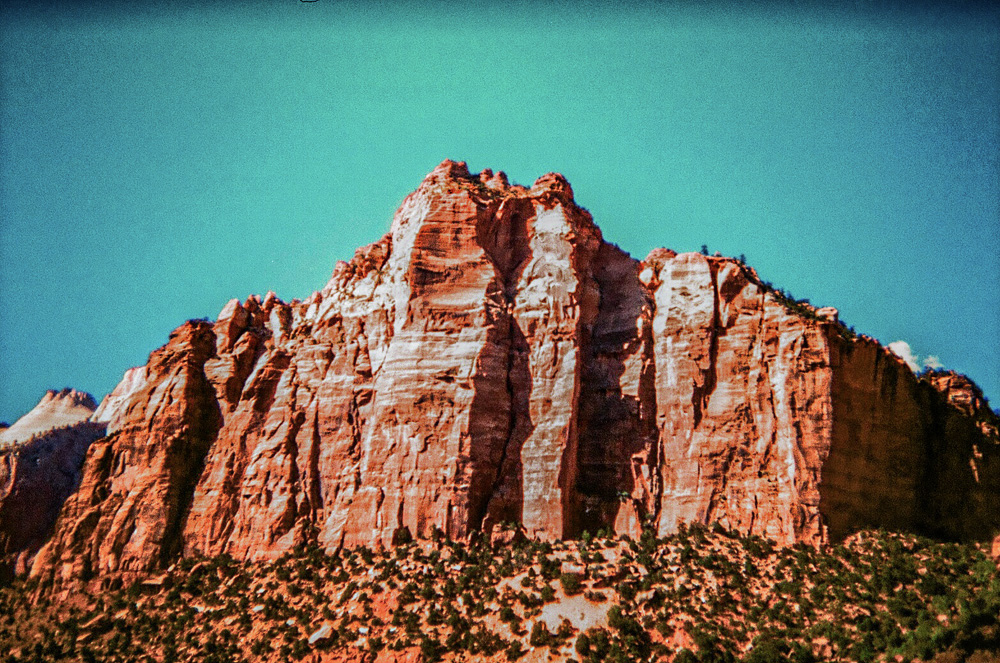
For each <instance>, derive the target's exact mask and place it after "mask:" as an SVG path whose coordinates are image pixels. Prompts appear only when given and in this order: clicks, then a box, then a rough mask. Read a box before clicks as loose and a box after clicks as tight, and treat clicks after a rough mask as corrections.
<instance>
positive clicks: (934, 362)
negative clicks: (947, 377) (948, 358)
mask: <svg viewBox="0 0 1000 663" xmlns="http://www.w3.org/2000/svg"><path fill="white" fill-rule="evenodd" d="M924 368H930V369H932V370H935V371H936V370H937V369H939V368H944V364H942V363H941V360H940V359H938V358H937V357H935V356H934V355H929V356H927V357H924Z"/></svg>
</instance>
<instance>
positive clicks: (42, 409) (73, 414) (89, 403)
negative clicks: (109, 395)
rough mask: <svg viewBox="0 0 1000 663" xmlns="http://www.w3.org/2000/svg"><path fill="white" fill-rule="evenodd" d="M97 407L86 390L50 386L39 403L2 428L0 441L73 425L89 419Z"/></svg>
mask: <svg viewBox="0 0 1000 663" xmlns="http://www.w3.org/2000/svg"><path fill="white" fill-rule="evenodd" d="M96 409H97V401H95V400H94V397H93V396H91V395H90V394H88V393H87V392H85V391H77V390H76V389H69V388H66V389H60V390H55V389H49V390H48V391H46V392H45V395H44V396H42V399H41V400H40V401H38V405H36V406H35V407H33V408H32V409H31V411H30V412H28V413H27V414H25V415H24V416H23V417H21V418H20V419H18V420H17V421H16V422H14V425H12V426H11V427H10V428H7V429H5V430H4V431H3V432H0V445H4V444H15V443H17V442H24V441H25V440H29V439H31V438H32V437H34V436H35V435H38V434H40V433H44V432H46V431H49V430H52V429H53V428H62V427H64V426H73V425H75V424H78V423H80V422H81V421H85V420H87V419H89V418H90V416H91V415H93V413H94V410H96Z"/></svg>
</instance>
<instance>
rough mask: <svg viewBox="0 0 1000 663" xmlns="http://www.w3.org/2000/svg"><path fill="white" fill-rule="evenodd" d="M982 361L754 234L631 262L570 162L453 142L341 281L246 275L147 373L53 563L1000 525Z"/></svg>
mask: <svg viewBox="0 0 1000 663" xmlns="http://www.w3.org/2000/svg"><path fill="white" fill-rule="evenodd" d="M963 379H964V378H963ZM126 382H127V384H125V383H126ZM961 384H962V383H961V380H959V379H958V377H955V378H954V379H952V378H949V379H947V380H946V379H944V378H943V377H934V376H932V377H931V378H925V379H918V378H916V377H915V376H913V374H912V373H911V372H910V371H909V369H908V368H906V366H905V365H904V364H902V362H901V361H899V360H897V359H895V358H894V356H893V355H892V354H891V353H889V352H888V351H887V350H886V349H885V348H882V347H881V346H880V345H878V344H877V343H876V342H874V341H872V340H870V339H867V338H865V337H861V338H859V339H852V338H850V335H849V334H847V333H846V331H844V330H843V329H842V328H841V327H840V326H839V323H838V322H837V316H836V312H835V310H833V309H819V310H816V309H812V308H811V307H804V306H803V307H800V308H798V309H796V310H791V309H790V308H788V307H786V305H785V304H784V303H783V302H782V300H781V299H780V298H779V297H777V296H776V295H774V294H773V293H772V292H770V291H769V290H768V289H767V287H765V286H764V285H763V284H762V282H761V281H760V280H759V279H758V277H757V275H756V273H755V272H754V271H753V270H752V269H751V268H749V267H746V266H744V265H741V264H739V263H738V262H737V261H735V260H731V259H726V258H722V257H707V256H702V255H699V254H693V253H685V254H679V255H678V254H676V253H675V252H673V251H670V250H666V249H658V250H656V251H653V252H652V253H651V254H650V255H649V256H648V257H647V258H646V259H645V260H644V261H642V262H640V261H636V260H634V259H633V258H631V257H629V256H628V255H627V254H625V253H624V252H623V251H621V250H620V249H618V248H617V247H615V246H614V245H611V244H608V243H606V242H604V240H603V238H602V236H601V233H600V231H599V230H598V228H597V227H596V226H595V225H594V223H593V220H592V219H591V216H590V214H589V213H588V212H587V211H586V210H584V209H582V208H580V207H578V206H577V205H576V203H575V202H574V199H573V191H572V188H571V187H570V185H569V183H568V182H567V181H566V180H565V178H563V177H562V176H561V175H557V174H548V175H545V176H543V177H541V178H539V179H538V180H537V181H536V182H535V184H534V185H533V186H532V187H531V188H530V189H527V188H525V187H520V186H517V185H510V184H509V183H508V181H507V179H506V176H504V175H503V174H502V173H497V174H496V175H494V174H493V173H492V172H487V171H484V172H483V173H481V174H479V175H472V174H470V173H469V171H468V169H467V167H466V166H465V164H464V163H460V162H451V161H446V162H444V163H442V164H441V165H440V166H438V167H437V168H435V169H434V171H432V172H431V173H430V174H429V175H428V176H427V178H426V179H425V180H424V181H423V183H422V184H421V185H420V187H419V188H418V189H417V190H416V191H415V192H414V193H412V194H411V195H409V196H408V197H407V198H406V199H405V200H404V201H403V204H402V206H401V207H400V209H399V211H398V212H397V213H396V216H395V218H394V220H393V223H392V227H391V230H390V232H389V234H387V235H386V236H385V237H384V238H382V239H381V240H380V241H378V242H376V243H374V244H371V245H369V246H367V247H363V248H361V249H358V251H357V252H356V253H355V255H354V257H353V259H352V260H351V261H350V262H340V263H338V264H337V265H336V267H335V269H334V271H333V275H332V277H331V279H330V281H329V282H328V283H327V284H326V286H325V287H324V288H323V289H322V290H320V291H318V292H316V293H313V294H312V295H311V296H310V297H308V298H306V299H305V300H304V301H302V302H298V301H293V302H292V303H290V304H288V303H285V302H282V301H281V300H279V299H278V298H277V297H276V296H275V295H274V293H268V295H267V296H266V297H265V298H264V299H263V300H261V299H260V298H258V297H250V298H248V299H247V300H246V301H245V302H244V303H242V304H241V303H240V302H238V301H236V300H233V301H231V302H229V303H228V304H227V305H226V306H225V308H224V309H223V311H222V312H221V313H220V315H219V320H218V321H217V322H216V323H214V324H211V323H200V322H190V323H187V324H185V325H183V326H182V327H180V328H179V329H178V330H177V331H176V332H174V334H173V335H172V336H171V338H170V341H169V342H168V344H167V345H166V346H165V347H164V348H161V349H160V350H157V351H156V352H154V353H153V355H151V357H150V362H149V364H148V365H147V366H146V367H144V368H143V369H141V373H130V374H128V375H127V376H126V380H124V381H123V385H122V386H121V388H120V389H116V391H115V392H114V393H113V396H114V395H115V394H117V396H115V399H112V400H113V401H114V406H113V407H112V406H111V405H109V406H108V408H107V410H108V411H110V412H112V413H113V415H112V418H113V421H114V423H113V426H112V428H113V432H112V434H110V435H109V437H108V438H106V439H105V440H102V441H100V442H98V443H97V444H95V445H94V447H93V448H92V449H91V451H90V452H89V454H88V457H87V461H86V464H85V466H84V470H83V479H82V481H81V484H80V488H79V491H78V492H77V493H76V494H75V495H73V496H72V497H71V498H70V499H69V500H68V501H67V503H66V506H65V508H64V509H63V513H62V516H61V519H60V522H59V525H58V526H57V528H56V533H55V535H54V536H53V538H52V539H51V541H50V542H49V543H48V544H47V545H46V546H45V548H44V549H43V550H42V551H41V552H40V553H39V555H38V557H37V559H36V561H35V564H34V567H33V573H34V574H35V575H37V576H40V577H42V578H44V579H52V580H71V579H74V578H81V577H88V576H89V575H91V574H95V573H104V572H111V571H118V572H125V573H142V572H146V571H148V570H151V569H153V568H157V567H159V566H162V565H163V564H164V563H165V562H167V560H169V559H171V558H172V557H173V556H174V555H176V554H178V553H184V554H189V555H214V554H219V553H223V552H225V553H229V554H231V555H233V556H234V557H236V558H238V559H266V558H273V557H276V556H278V555H280V554H281V553H282V552H284V551H286V550H288V549H289V548H291V547H292V546H294V545H296V544H298V543H303V542H313V541H314V542H317V543H319V544H320V545H321V546H323V547H325V548H328V549H333V548H337V547H339V546H343V545H349V546H353V545H358V544H366V545H375V546H379V545H381V546H389V545H391V544H392V539H393V534H394V533H395V532H398V531H402V529H403V528H405V529H407V530H408V531H409V532H410V533H412V534H413V535H414V536H417V537H429V536H431V534H432V533H433V532H435V531H437V530H440V532H443V533H444V534H445V535H446V536H449V537H452V538H464V537H469V536H472V535H477V534H479V533H482V534H484V535H486V536H489V535H490V533H491V532H496V531H501V530H503V529H504V527H507V526H508V525H509V524H510V523H516V524H518V525H520V527H521V528H522V529H523V531H524V532H526V533H527V534H529V535H532V536H536V537H542V538H560V537H567V536H575V535H577V534H579V533H581V532H582V531H583V530H589V531H591V532H596V531H597V530H599V529H614V530H616V531H618V532H620V533H627V534H629V535H632V536H637V535H638V534H639V533H640V530H641V528H642V526H643V525H644V524H651V525H653V526H655V527H656V529H657V530H658V531H659V532H661V533H667V532H670V531H672V530H674V529H675V528H676V527H678V525H679V524H680V523H682V522H685V521H688V522H690V521H698V522H709V521H718V522H721V523H723V524H724V525H726V526H728V527H731V528H735V529H738V530H741V531H744V532H753V533H758V534H762V535H766V536H769V537H771V538H774V539H776V540H778V541H779V542H782V543H792V542H795V541H808V542H813V543H820V542H823V541H826V540H828V539H830V538H839V537H842V536H844V535H845V534H847V533H848V532H849V531H850V529H851V528H852V527H856V526H859V525H880V524H885V525H888V526H898V527H905V528H910V529H917V530H920V531H925V532H928V533H933V534H937V535H941V536H949V537H959V538H975V537H979V538H982V537H984V536H986V535H987V534H989V532H987V530H988V529H989V528H992V527H997V525H998V524H1000V523H998V518H1000V509H997V508H996V501H997V496H998V495H1000V490H998V486H997V482H998V481H1000V461H998V457H1000V453H998V443H997V436H996V425H995V422H996V417H995V415H993V413H992V412H991V411H989V409H988V407H985V405H982V403H980V402H979V401H976V400H975V398H974V397H973V396H974V395H975V392H974V391H970V389H969V388H967V387H962V386H961ZM970 384H971V383H970ZM963 394H964V395H963ZM981 400H982V399H981V398H980V401H981ZM976 403H980V404H979V405H976ZM970 408H971V409H970ZM977 420H978V421H977ZM983 424H985V426H984V425H983ZM990 426H992V428H990ZM949 491H950V492H949ZM962 500H965V501H966V502H965V503H966V504H967V506H966V507H965V508H964V509H959V507H958V505H959V503H961V502H962ZM959 511H961V512H962V513H959Z"/></svg>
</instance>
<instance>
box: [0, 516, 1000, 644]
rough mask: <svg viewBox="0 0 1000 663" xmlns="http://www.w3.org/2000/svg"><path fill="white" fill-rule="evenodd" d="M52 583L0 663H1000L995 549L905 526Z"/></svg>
mask: <svg viewBox="0 0 1000 663" xmlns="http://www.w3.org/2000/svg"><path fill="white" fill-rule="evenodd" d="M33 589H34V587H33V583H31V582H29V583H27V584H25V582H24V581H23V580H19V581H18V582H17V583H16V584H15V585H14V586H13V587H10V588H7V589H2V590H0V661H4V662H5V663H6V662H9V663H15V662H17V663H27V662H29V661H31V662H34V661H46V662H56V661H106V662H109V663H110V662H114V661H120V662H123V663H124V662H132V661H163V662H168V661H170V662H177V661H199V662H202V663H215V662H218V663H221V662H226V663H231V662H236V661H247V662H251V661H252V662H255V663H257V662H260V663H263V662H275V663H276V662H278V661H281V662H286V661H310V662H313V663H321V662H322V663H333V662H338V663H349V662H350V663H391V662H398V663H401V662H404V661H405V662H409V663H417V662H418V661H423V662H427V663H433V662H434V661H496V662H501V661H521V662H523V663H550V662H555V661H576V662H579V663H584V662H585V663H602V662H604V661H612V662H624V661H635V662H637V663H638V662H643V663H644V662H646V661H652V660H656V661H673V663H697V662H703V663H709V662H712V663H716V662H718V663H728V662H735V661H744V662H745V663H785V662H787V661H797V662H801V663H811V662H814V661H857V662H861V663H870V662H873V661H878V662H880V663H881V662H885V663H888V662H896V661H917V660H923V661H934V662H935V663H960V662H962V661H967V663H996V662H997V661H1000V656H998V655H997V654H996V652H997V651H1000V623H998V621H997V615H998V614H1000V573H998V571H997V567H996V564H995V562H994V561H993V560H992V559H991V558H990V557H989V555H988V554H987V553H986V551H985V550H983V549H982V548H981V547H980V546H978V545H958V544H941V543H935V542H932V541H930V540H927V539H921V538H919V537H913V536H900V535H892V534H888V533H886V532H872V531H866V532H861V533H856V534H854V535H852V536H851V537H849V538H848V539H847V541H846V542H845V543H844V544H843V545H837V546H834V547H829V548H826V549H824V550H820V551H817V550H816V549H814V548H812V547H810V546H806V545H802V544H797V545H796V546H794V547H778V546H775V544H774V542H772V541H768V540H765V539H761V538H760V537H757V536H741V535H739V534H738V533H735V532H728V531H725V530H724V529H723V528H722V527H721V526H718V525H716V526H714V527H713V528H712V529H708V528H705V527H704V526H692V527H690V528H687V527H683V526H682V527H680V528H679V529H678V532H677V533H675V534H674V535H672V536H669V537H665V538H659V539H658V538H657V537H656V536H655V535H653V534H652V531H647V532H646V533H645V534H644V535H643V536H641V537H640V539H639V540H636V541H633V540H624V539H609V538H605V537H603V536H598V537H594V538H590V537H586V538H584V539H583V540H580V541H573V542H562V541H555V542H552V543H547V542H539V541H528V540H525V539H523V538H517V537H515V536H513V534H512V533H511V532H502V536H499V537H498V540H497V541H494V543H493V545H490V543H489V542H485V541H479V542H477V543H472V544H469V543H456V542H451V541H446V540H444V539H442V538H440V537H437V538H435V539H434V540H433V541H424V542H406V541H399V542H398V545H397V546H395V547H394V548H391V549H388V550H372V549H370V548H367V547H363V546H362V547H358V548H354V549H351V550H343V551H338V552H335V553H333V554H331V555H327V554H324V553H323V552H322V551H321V550H319V549H318V548H316V547H311V548H298V549H294V550H292V551H289V552H287V553H285V554H283V555H281V556H280V557H279V558H277V559H276V560H274V561H271V562H236V561H235V560H233V559H232V558H231V557H228V556H222V557H216V558H212V559H201V558H186V559H183V560H181V561H179V562H177V563H175V564H172V565H171V566H170V567H169V568H168V569H166V570H165V571H164V572H163V573H161V574H159V575H156V576H153V577H150V578H148V579H146V580H144V581H142V582H138V583H135V584H132V585H126V586H115V587H112V588H109V589H105V590H102V591H100V592H97V593H93V594H91V593H87V592H85V591H84V592H73V593H71V594H69V595H67V596H65V597H61V600H60V601H58V602H49V601H48V599H47V598H46V597H43V599H42V600H41V601H40V602H39V603H37V604H35V605H31V603H30V602H29V601H28V600H27V597H28V596H30V595H31V591H32V590H33ZM3 652H6V654H4V653H3Z"/></svg>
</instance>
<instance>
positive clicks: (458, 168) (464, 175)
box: [425, 159, 472, 181]
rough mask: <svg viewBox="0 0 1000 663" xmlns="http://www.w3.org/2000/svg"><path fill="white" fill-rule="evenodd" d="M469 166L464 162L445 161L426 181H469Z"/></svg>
mask: <svg viewBox="0 0 1000 663" xmlns="http://www.w3.org/2000/svg"><path fill="white" fill-rule="evenodd" d="M471 177H472V175H471V174H470V173H469V166H468V164H466V163H465V162H464V161H452V160H451V159H445V160H444V161H442V162H441V163H439V164H438V165H437V167H435V168H434V170H432V171H431V172H430V173H429V174H428V175H427V177H426V178H425V179H427V180H435V181H439V180H457V179H469V178H471Z"/></svg>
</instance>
